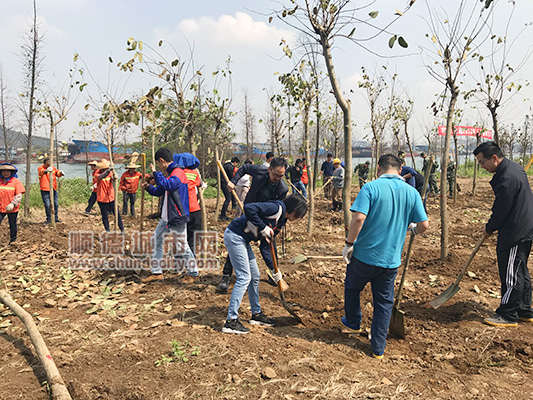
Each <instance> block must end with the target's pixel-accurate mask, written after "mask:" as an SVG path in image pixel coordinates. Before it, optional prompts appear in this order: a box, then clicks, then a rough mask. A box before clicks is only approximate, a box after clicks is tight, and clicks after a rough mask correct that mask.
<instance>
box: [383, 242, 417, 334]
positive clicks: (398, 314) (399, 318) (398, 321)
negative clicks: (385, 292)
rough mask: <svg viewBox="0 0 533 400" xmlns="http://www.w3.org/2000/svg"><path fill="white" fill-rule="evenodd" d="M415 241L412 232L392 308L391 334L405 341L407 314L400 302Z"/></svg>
mask: <svg viewBox="0 0 533 400" xmlns="http://www.w3.org/2000/svg"><path fill="white" fill-rule="evenodd" d="M414 240H415V234H414V233H412V232H411V237H410V238H409V245H408V246H407V254H406V255H405V260H404V262H403V272H402V279H401V280H400V286H399V287H398V294H397V295H396V299H395V300H394V307H393V308H392V316H391V319H390V325H389V332H390V333H391V335H393V336H396V337H398V338H400V339H405V325H404V322H403V317H404V315H405V313H404V312H403V311H402V310H400V308H399V307H400V301H401V300H402V294H403V285H404V282H405V276H406V275H407V269H408V267H409V260H410V259H411V249H412V247H413V241H414Z"/></svg>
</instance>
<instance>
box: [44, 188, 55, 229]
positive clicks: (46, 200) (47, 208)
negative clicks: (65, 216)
mask: <svg viewBox="0 0 533 400" xmlns="http://www.w3.org/2000/svg"><path fill="white" fill-rule="evenodd" d="M41 197H42V199H43V203H44V211H45V212H46V222H50V221H51V220H52V218H51V215H50V192H49V191H48V190H41ZM58 208H59V203H58V201H57V190H54V213H55V217H56V222H57V221H59V218H58V217H57V209H58Z"/></svg>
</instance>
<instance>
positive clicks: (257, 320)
mask: <svg viewBox="0 0 533 400" xmlns="http://www.w3.org/2000/svg"><path fill="white" fill-rule="evenodd" d="M250 324H251V325H263V326H274V325H275V324H276V321H274V320H273V319H272V318H268V317H267V316H266V315H265V314H263V313H262V312H260V313H259V314H252V319H251V320H250Z"/></svg>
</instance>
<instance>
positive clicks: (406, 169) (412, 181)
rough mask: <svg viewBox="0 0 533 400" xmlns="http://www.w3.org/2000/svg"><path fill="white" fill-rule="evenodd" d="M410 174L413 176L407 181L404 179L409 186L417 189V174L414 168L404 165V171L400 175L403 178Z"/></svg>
mask: <svg viewBox="0 0 533 400" xmlns="http://www.w3.org/2000/svg"><path fill="white" fill-rule="evenodd" d="M408 174H411V177H410V178H407V179H405V178H404V179H405V181H406V182H407V183H408V184H409V185H411V186H412V187H414V188H416V182H415V176H416V174H417V172H416V171H415V170H414V169H413V168H411V167H408V166H406V165H404V166H403V167H402V170H401V171H400V175H401V176H405V175H408Z"/></svg>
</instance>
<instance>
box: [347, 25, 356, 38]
mask: <svg viewBox="0 0 533 400" xmlns="http://www.w3.org/2000/svg"><path fill="white" fill-rule="evenodd" d="M354 33H355V27H354V28H353V29H352V31H351V32H350V34H349V35H348V37H352V36H353V34H354Z"/></svg>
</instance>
